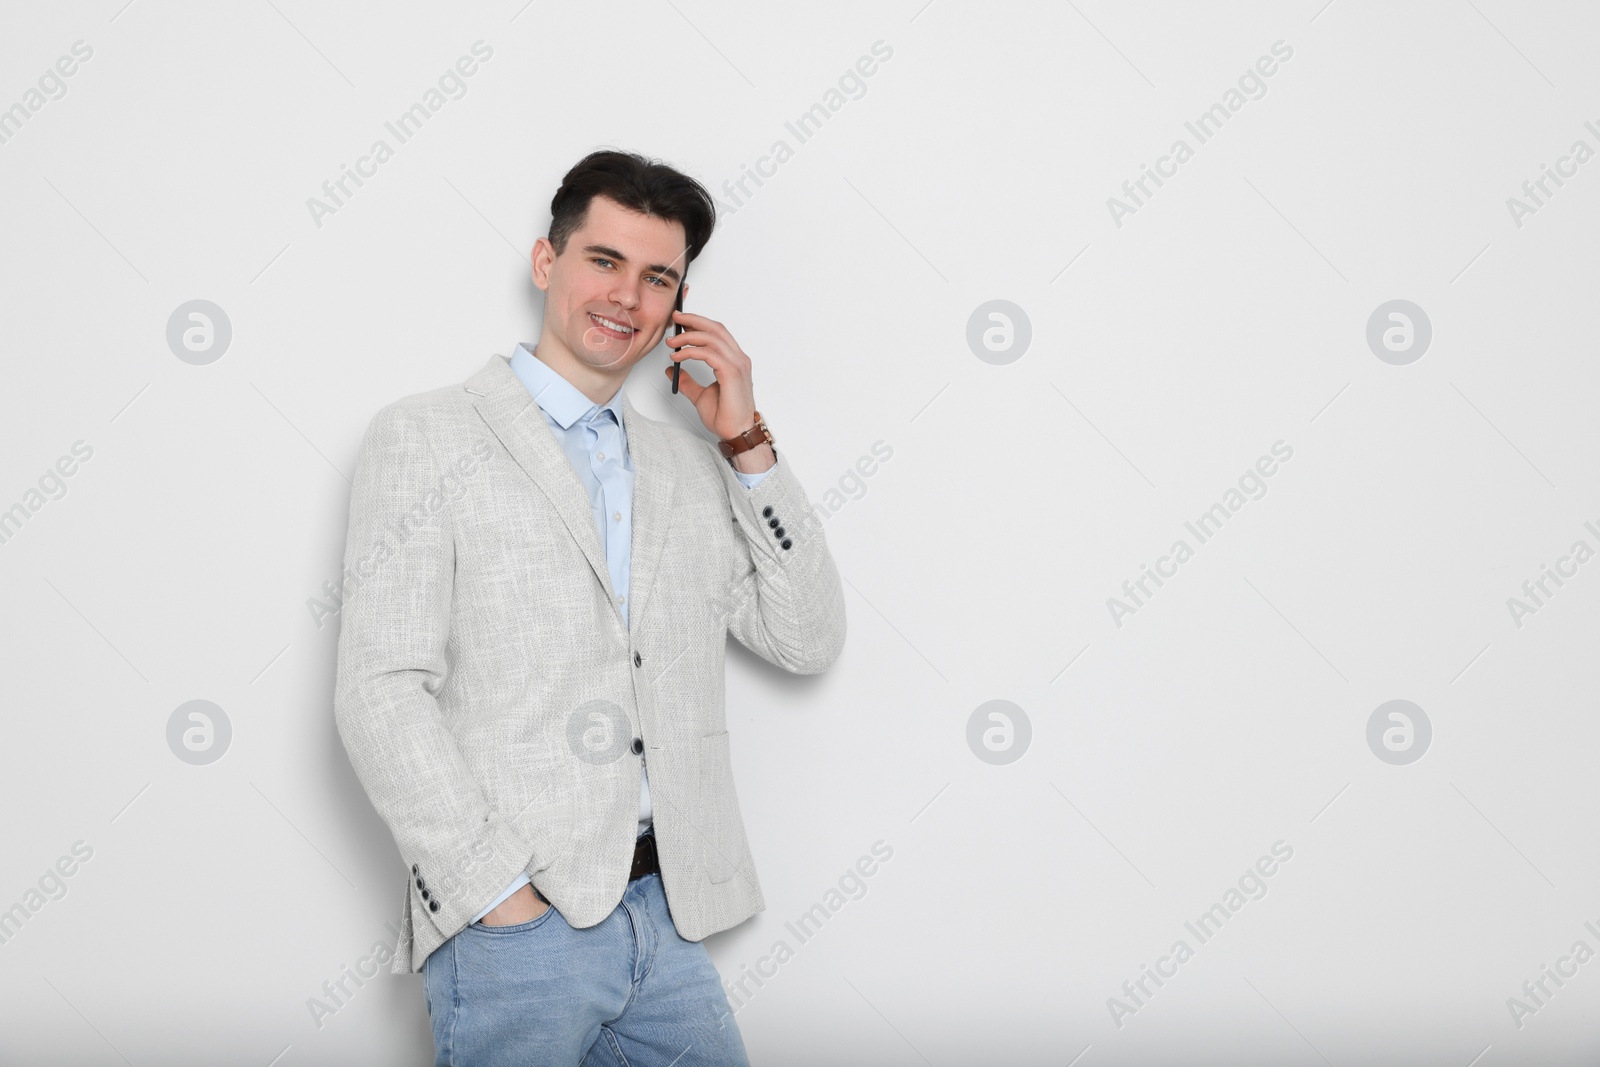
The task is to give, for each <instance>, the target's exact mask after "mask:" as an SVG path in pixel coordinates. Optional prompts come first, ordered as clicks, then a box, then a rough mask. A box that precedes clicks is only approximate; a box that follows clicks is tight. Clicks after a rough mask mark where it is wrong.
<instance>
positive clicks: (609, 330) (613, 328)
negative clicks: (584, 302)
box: [589, 311, 635, 338]
mask: <svg viewBox="0 0 1600 1067" xmlns="http://www.w3.org/2000/svg"><path fill="white" fill-rule="evenodd" d="M589 321H590V322H592V323H594V324H595V325H596V326H597V327H599V329H600V332H601V333H604V334H606V335H607V336H610V337H617V338H627V337H632V336H633V335H634V332H635V331H634V328H633V327H632V326H628V325H626V324H624V323H620V322H615V321H613V320H611V319H608V318H606V317H605V316H603V315H596V314H595V313H594V312H592V311H591V312H590V313H589Z"/></svg>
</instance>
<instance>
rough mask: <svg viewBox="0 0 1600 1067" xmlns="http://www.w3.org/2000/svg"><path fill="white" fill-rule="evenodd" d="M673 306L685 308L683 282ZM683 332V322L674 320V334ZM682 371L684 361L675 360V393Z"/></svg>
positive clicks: (676, 308) (679, 308)
mask: <svg viewBox="0 0 1600 1067" xmlns="http://www.w3.org/2000/svg"><path fill="white" fill-rule="evenodd" d="M672 307H673V310H675V311H682V310H683V283H682V282H679V283H678V299H677V300H675V301H673V304H672ZM682 332H683V323H681V322H674V323H673V324H672V336H674V337H676V336H678V335H679V334H680V333H682ZM682 373H683V363H682V361H674V362H673V364H672V391H673V392H674V393H676V392H677V391H678V376H679V375H680V374H682Z"/></svg>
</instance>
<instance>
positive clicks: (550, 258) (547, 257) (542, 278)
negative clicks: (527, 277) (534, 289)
mask: <svg viewBox="0 0 1600 1067" xmlns="http://www.w3.org/2000/svg"><path fill="white" fill-rule="evenodd" d="M529 259H530V261H531V262H532V264H533V284H534V285H537V286H538V287H539V288H540V289H549V288H550V265H551V264H552V263H554V262H555V259H556V249H555V246H554V245H552V244H551V243H550V239H549V238H548V237H541V238H539V239H538V240H536V241H534V242H533V253H532V255H530V256H529Z"/></svg>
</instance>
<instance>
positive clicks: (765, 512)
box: [761, 504, 772, 519]
mask: <svg viewBox="0 0 1600 1067" xmlns="http://www.w3.org/2000/svg"><path fill="white" fill-rule="evenodd" d="M761 517H762V518H763V519H769V518H771V517H772V505H771V504H768V505H767V506H766V507H764V508H762V509H761Z"/></svg>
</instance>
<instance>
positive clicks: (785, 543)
mask: <svg viewBox="0 0 1600 1067" xmlns="http://www.w3.org/2000/svg"><path fill="white" fill-rule="evenodd" d="M783 547H784V548H792V547H794V542H793V541H791V540H789V539H788V538H787V537H785V538H784V539H783Z"/></svg>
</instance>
